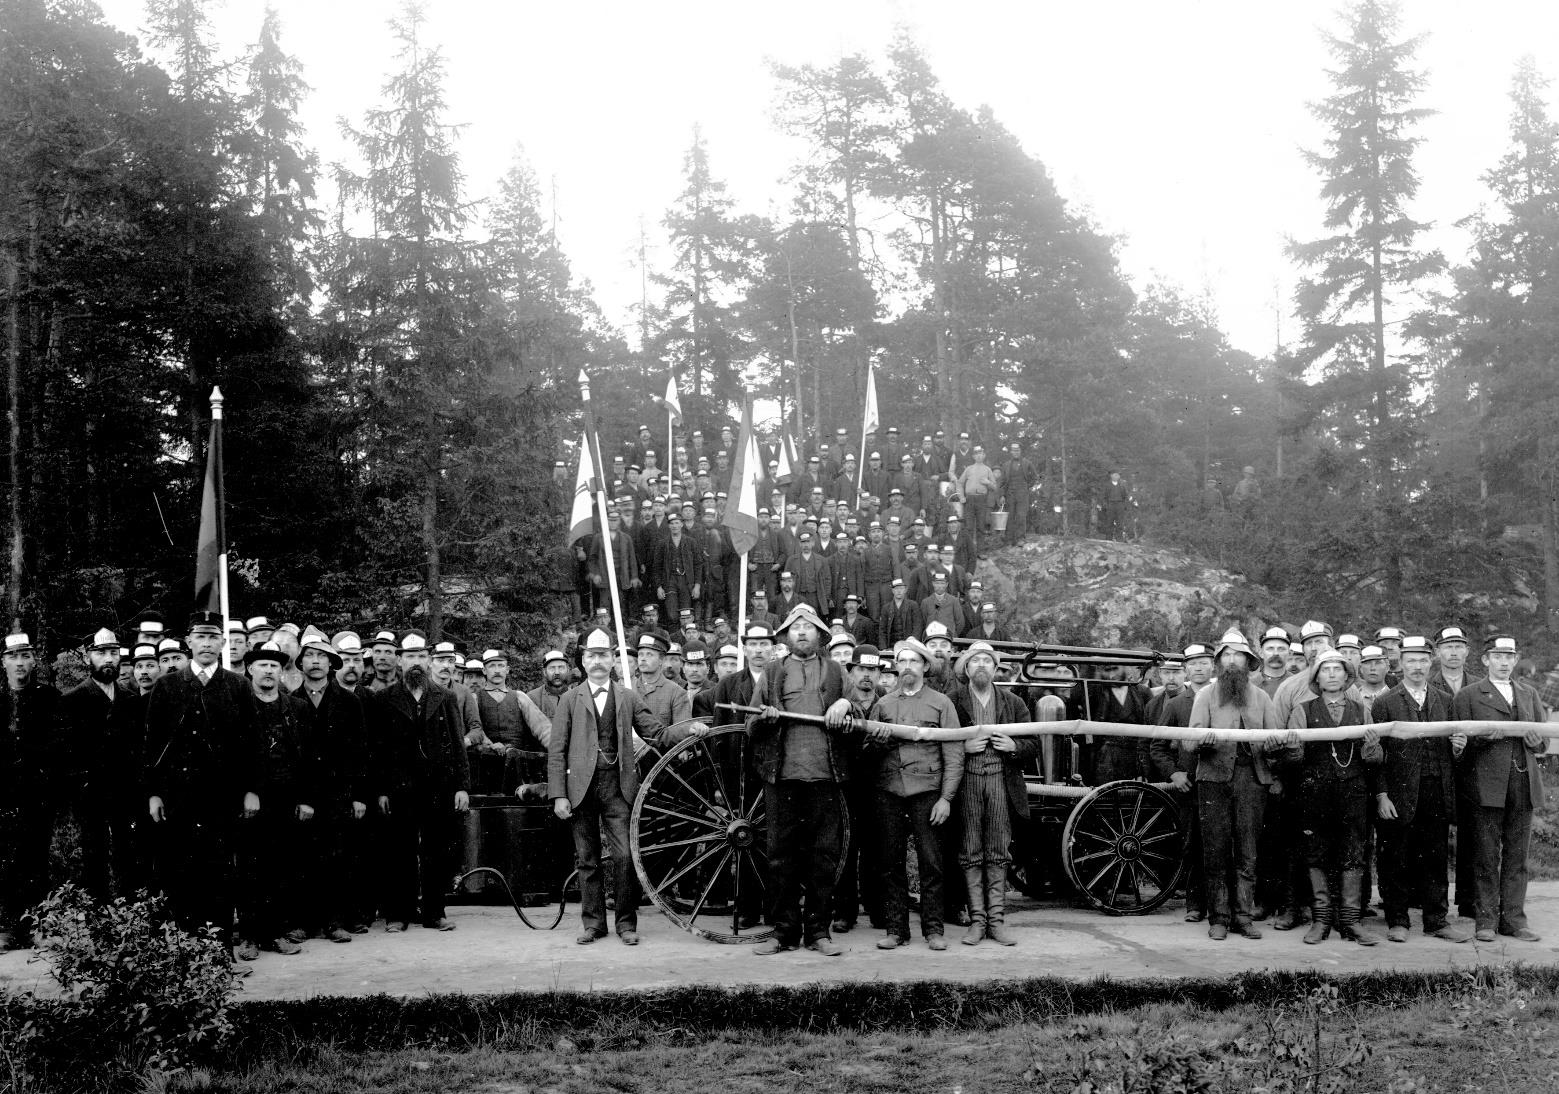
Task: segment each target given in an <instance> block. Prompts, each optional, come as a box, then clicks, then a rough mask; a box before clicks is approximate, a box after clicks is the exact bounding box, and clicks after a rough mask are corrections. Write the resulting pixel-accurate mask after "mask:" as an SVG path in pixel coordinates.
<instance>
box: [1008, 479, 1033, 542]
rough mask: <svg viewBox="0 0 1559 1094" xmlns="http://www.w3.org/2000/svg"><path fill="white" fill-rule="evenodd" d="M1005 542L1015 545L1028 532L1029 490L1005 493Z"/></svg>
mask: <svg viewBox="0 0 1559 1094" xmlns="http://www.w3.org/2000/svg"><path fill="white" fill-rule="evenodd" d="M1007 510H1008V513H1009V516H1008V517H1007V542H1008V543H1017V542H1018V541H1019V540H1020V539H1022V538H1023V537H1024V536H1026V535H1028V530H1029V488H1028V487H1027V486H1025V487H1023V488H1022V489H1021V490H1011V491H1009V492H1008V493H1007Z"/></svg>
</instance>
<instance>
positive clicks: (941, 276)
mask: <svg viewBox="0 0 1559 1094" xmlns="http://www.w3.org/2000/svg"><path fill="white" fill-rule="evenodd" d="M943 209H944V202H943V198H942V195H941V193H939V192H938V193H933V194H932V195H931V283H932V289H933V291H932V299H933V300H935V301H936V310H937V314H936V317H935V318H936V324H935V328H934V329H935V330H936V394H937V404H938V406H939V407H940V408H941V414H940V418H939V421H940V423H941V426H942V428H943V429H946V430H949V431H954V430H955V429H956V426H957V423H956V422H955V421H953V420H951V419H950V418H949V417H948V415H949V412H950V411H954V410H956V407H955V405H954V392H955V380H954V377H953V365H952V361H951V359H950V357H949V347H948V329H947V327H948V324H949V323H950V322H951V321H952V318H953V308H952V301H951V300H949V299H948V286H947V256H946V255H944V254H943V253H942V249H943V244H944V240H943V235H944V234H945V232H946V230H947V226H946V225H945V224H944V223H943Z"/></svg>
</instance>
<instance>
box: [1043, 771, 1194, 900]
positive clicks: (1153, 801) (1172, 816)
mask: <svg viewBox="0 0 1559 1094" xmlns="http://www.w3.org/2000/svg"><path fill="white" fill-rule="evenodd" d="M1183 851H1184V833H1183V832H1182V831H1181V827H1180V810H1179V806H1178V804H1177V803H1176V802H1175V800H1174V799H1173V798H1171V797H1170V796H1169V794H1168V793H1167V792H1166V791H1164V790H1161V789H1160V788H1158V787H1156V786H1154V785H1152V784H1151V783H1145V782H1137V781H1134V780H1127V781H1122V782H1112V783H1106V784H1104V785H1103V786H1101V787H1098V788H1097V789H1095V790H1094V791H1093V792H1092V793H1091V794H1089V795H1088V796H1087V797H1085V798H1083V799H1082V800H1081V801H1080V802H1078V803H1077V807H1076V808H1075V809H1073V810H1072V813H1071V815H1070V816H1069V817H1067V821H1066V827H1065V828H1064V829H1063V830H1062V834H1061V856H1062V861H1063V864H1064V865H1065V867H1066V875H1067V877H1068V878H1069V879H1070V880H1071V882H1072V884H1073V885H1074V886H1076V888H1077V891H1078V892H1079V893H1081V894H1082V895H1083V897H1084V898H1086V899H1087V900H1088V902H1089V903H1090V904H1092V905H1093V906H1094V907H1096V908H1098V909H1099V910H1100V911H1103V912H1108V913H1110V914H1111V915H1144V914H1146V913H1147V912H1151V911H1152V910H1153V909H1155V908H1157V907H1158V906H1159V905H1160V904H1162V903H1164V901H1166V900H1168V899H1169V896H1170V894H1171V893H1173V892H1174V891H1175V884H1176V883H1177V882H1178V880H1179V878H1180V871H1181V870H1182V868H1183V867H1184V864H1185V863H1184V854H1183Z"/></svg>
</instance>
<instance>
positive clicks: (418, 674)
mask: <svg viewBox="0 0 1559 1094" xmlns="http://www.w3.org/2000/svg"><path fill="white" fill-rule="evenodd" d="M405 677H406V686H407V687H409V688H410V689H411V690H412V691H420V690H422V689H423V688H425V687H427V686H428V670H427V669H426V668H424V667H423V666H422V665H413V666H411V667H410V668H409V669H407V670H406V672H405Z"/></svg>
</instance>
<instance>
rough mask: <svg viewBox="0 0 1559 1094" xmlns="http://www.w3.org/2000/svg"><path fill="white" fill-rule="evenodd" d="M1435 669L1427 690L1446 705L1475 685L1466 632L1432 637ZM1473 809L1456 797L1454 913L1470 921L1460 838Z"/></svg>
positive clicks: (1467, 853)
mask: <svg viewBox="0 0 1559 1094" xmlns="http://www.w3.org/2000/svg"><path fill="white" fill-rule="evenodd" d="M1434 647H1435V662H1436V664H1435V667H1434V671H1433V672H1431V673H1430V674H1429V686H1430V687H1432V688H1436V689H1438V690H1440V691H1443V692H1444V693H1445V701H1446V702H1447V703H1449V702H1450V701H1451V700H1452V699H1453V698H1454V697H1455V696H1456V693H1457V692H1458V691H1461V690H1462V688H1464V687H1467V686H1468V685H1469V684H1476V683H1478V682H1479V681H1480V680H1482V679H1483V677H1481V676H1479V675H1478V674H1477V673H1475V672H1470V671H1468V668H1467V655H1468V652H1469V650H1470V646H1469V644H1468V641H1467V632H1466V631H1465V630H1463V629H1462V628H1461V627H1459V626H1457V625H1455V624H1451V625H1449V626H1445V627H1441V628H1440V630H1439V631H1438V632H1437V633H1436V634H1435V640H1434ZM1476 812H1477V811H1476V807H1475V806H1474V805H1473V803H1472V800H1471V799H1470V798H1468V797H1467V796H1466V795H1463V794H1457V795H1456V831H1457V835H1458V838H1457V840H1456V910H1457V912H1458V914H1460V915H1461V916H1462V917H1463V918H1465V919H1471V918H1473V907H1472V905H1473V893H1474V891H1475V890H1476V889H1477V884H1476V882H1475V881H1474V880H1473V870H1472V853H1473V846H1472V842H1473V841H1472V839H1471V838H1470V837H1468V838H1461V836H1462V833H1470V832H1471V831H1472V830H1473V826H1474V824H1475V820H1474V817H1475V816H1476Z"/></svg>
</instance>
